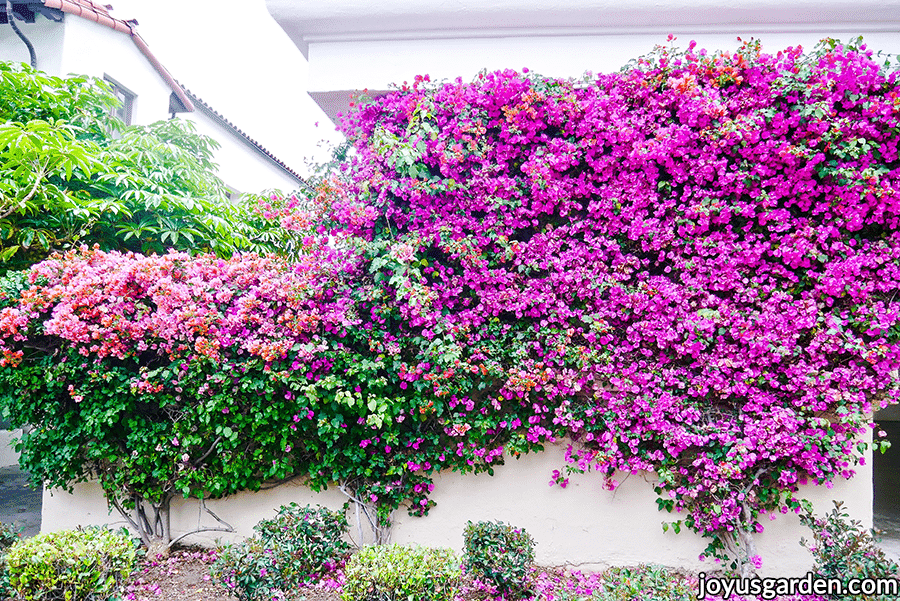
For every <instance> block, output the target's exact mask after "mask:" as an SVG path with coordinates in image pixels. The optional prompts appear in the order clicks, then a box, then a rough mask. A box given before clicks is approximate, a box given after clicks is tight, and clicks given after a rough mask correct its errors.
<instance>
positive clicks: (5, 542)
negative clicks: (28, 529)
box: [0, 524, 21, 555]
mask: <svg viewBox="0 0 900 601" xmlns="http://www.w3.org/2000/svg"><path fill="white" fill-rule="evenodd" d="M20 537H21V535H20V534H19V531H18V529H16V527H15V526H13V525H12V524H0V555H2V554H3V553H4V552H5V551H6V550H7V549H9V548H10V547H11V546H12V545H13V543H15V542H16V541H18V540H19V538H20Z"/></svg>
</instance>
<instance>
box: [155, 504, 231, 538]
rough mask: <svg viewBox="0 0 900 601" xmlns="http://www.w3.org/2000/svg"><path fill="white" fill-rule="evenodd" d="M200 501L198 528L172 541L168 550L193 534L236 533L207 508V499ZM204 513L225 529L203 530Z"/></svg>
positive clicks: (229, 525)
mask: <svg viewBox="0 0 900 601" xmlns="http://www.w3.org/2000/svg"><path fill="white" fill-rule="evenodd" d="M199 501H200V504H199V507H198V509H199V511H198V512H197V528H195V529H194V530H191V531H190V532H185V533H184V534H182V535H181V536H179V537H178V538H176V539H173V540H172V541H170V542H169V544H168V545H166V548H168V549H170V548H172V545H174V544H175V543H177V542H179V541H181V540H183V539H184V538H186V537H188V536H190V535H192V534H198V533H200V532H231V533H234V532H235V530H234V527H233V526H232V525H231V524H229V523H228V522H226V521H225V520H223V519H222V518H220V517H219V516H217V515H216V514H215V513H213V511H212V510H211V509H210V508H209V507H207V506H206V500H205V499H199ZM204 511H205V512H206V513H208V514H209V515H211V516H213V519H215V520H216V521H217V522H219V523H220V524H222V525H223V526H225V527H224V528H218V527H210V528H201V527H200V518H201V517H203V512H204Z"/></svg>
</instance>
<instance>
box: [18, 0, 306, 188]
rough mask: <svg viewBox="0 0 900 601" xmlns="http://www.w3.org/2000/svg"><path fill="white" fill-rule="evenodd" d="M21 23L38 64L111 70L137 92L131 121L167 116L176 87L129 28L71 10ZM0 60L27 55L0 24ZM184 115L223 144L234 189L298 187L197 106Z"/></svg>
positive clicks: (223, 166)
mask: <svg viewBox="0 0 900 601" xmlns="http://www.w3.org/2000/svg"><path fill="white" fill-rule="evenodd" d="M17 23H18V24H19V26H20V28H21V29H22V30H23V32H24V33H25V35H26V36H28V38H29V39H30V40H31V41H32V43H33V44H34V46H35V51H36V55H37V62H38V68H39V69H41V70H43V71H46V72H48V73H50V74H52V75H58V76H65V75H69V74H72V73H75V74H85V75H92V76H95V77H99V78H103V77H104V75H109V76H110V77H112V78H113V79H115V80H116V81H117V82H119V83H120V84H121V85H123V86H125V87H126V88H128V89H129V90H130V91H131V92H133V93H135V94H136V98H135V102H134V108H133V113H132V122H133V123H135V124H147V123H152V122H154V121H159V120H163V119H168V118H169V112H168V108H169V95H170V93H171V92H172V90H171V88H170V87H169V86H168V84H166V82H165V81H164V80H163V79H162V77H160V75H159V74H158V73H157V72H156V70H155V69H154V67H153V65H152V64H151V63H150V62H149V60H148V59H147V58H146V57H145V56H144V55H143V53H141V51H140V50H139V49H138V48H137V46H135V44H134V42H133V41H132V39H131V37H130V36H128V35H127V34H123V33H121V32H118V31H115V30H112V29H110V28H108V27H105V26H102V25H99V24H97V23H94V22H92V21H88V20H86V19H82V18H79V17H77V16H73V15H65V17H64V22H62V23H55V22H53V21H50V20H48V19H46V18H45V17H43V16H40V15H39V16H38V17H37V19H36V21H35V23H33V24H28V23H21V22H17ZM151 50H153V48H151ZM0 60H16V61H23V62H28V60H29V57H28V51H27V49H26V47H25V44H24V43H22V41H21V40H20V39H19V38H18V37H17V36H16V35H15V33H14V32H13V31H12V29H11V28H9V27H0ZM261 110H264V109H262V108H261ZM180 117H181V118H185V119H189V120H191V121H193V122H194V123H196V124H197V129H198V131H199V133H202V134H204V135H207V136H210V137H212V138H213V139H215V140H216V141H217V142H218V143H219V144H220V145H221V148H220V149H219V150H218V151H217V152H216V155H215V161H216V163H217V164H218V165H219V175H220V177H222V179H223V180H224V181H225V183H227V184H228V185H229V186H231V187H232V188H234V189H235V190H238V191H241V192H260V191H262V190H265V189H269V188H278V189H281V190H284V191H291V190H294V189H296V188H297V183H296V182H295V181H294V180H293V179H292V178H290V177H289V176H287V175H286V174H285V173H284V172H283V171H282V170H281V169H280V168H278V167H276V166H275V165H273V164H271V163H270V162H268V161H267V160H266V159H264V158H263V157H262V155H260V154H259V153H257V152H256V151H255V150H253V149H252V148H249V147H248V146H247V145H246V144H244V143H243V142H241V141H240V140H238V139H237V138H236V137H235V136H234V134H233V133H232V132H231V131H229V130H228V129H226V128H224V127H222V126H220V125H219V124H217V123H215V122H214V121H213V120H211V119H210V118H209V117H207V116H206V115H204V114H203V113H201V112H200V111H199V109H198V110H197V111H195V112H193V113H181V114H180ZM226 117H227V115H226ZM248 133H249V134H250V135H251V136H252V135H253V134H252V133H251V132H248ZM291 167H292V168H294V169H300V168H301V166H291Z"/></svg>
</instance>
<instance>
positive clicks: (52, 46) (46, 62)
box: [0, 16, 65, 75]
mask: <svg viewBox="0 0 900 601" xmlns="http://www.w3.org/2000/svg"><path fill="white" fill-rule="evenodd" d="M16 25H18V26H19V29H20V30H22V33H23V34H25V37H27V38H28V40H29V41H30V42H31V44H32V45H33V46H34V50H35V57H36V58H37V68H38V69H40V70H42V71H46V72H47V73H50V74H52V75H59V73H60V60H61V58H60V57H61V55H62V48H63V36H64V33H65V32H64V25H63V24H62V23H55V22H53V21H50V20H49V19H45V18H44V17H43V16H38V17H37V18H36V19H35V22H34V23H23V22H22V21H16ZM0 60H3V61H15V62H20V63H28V62H29V60H30V59H29V56H28V48H26V47H25V42H23V41H22V40H21V38H19V36H17V35H16V33H15V32H14V31H13V30H12V27H10V26H9V25H8V24H7V25H0Z"/></svg>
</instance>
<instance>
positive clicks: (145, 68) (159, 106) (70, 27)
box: [60, 15, 172, 123]
mask: <svg viewBox="0 0 900 601" xmlns="http://www.w3.org/2000/svg"><path fill="white" fill-rule="evenodd" d="M65 19H66V35H65V42H64V44H63V49H62V64H61V67H60V70H61V73H63V74H68V73H84V74H87V75H93V76H95V77H100V78H102V77H103V76H104V74H107V75H109V76H111V77H112V78H113V79H115V80H116V81H118V82H119V83H121V84H122V85H123V86H125V87H126V88H128V89H129V90H131V91H132V92H134V93H135V94H136V95H137V98H136V99H135V103H134V112H133V115H132V117H133V122H134V123H152V122H154V121H159V120H161V119H167V118H168V116H169V114H168V109H169V94H170V93H171V91H172V90H171V89H170V88H169V87H168V85H166V83H165V81H163V79H162V78H161V77H160V76H159V74H158V73H157V72H156V70H155V69H154V68H153V66H152V65H151V64H150V62H149V61H148V60H147V58H146V57H145V56H144V55H143V54H142V53H141V51H140V50H139V49H138V48H137V46H135V45H134V42H133V41H132V40H131V37H130V36H128V35H127V34H124V33H121V32H118V31H115V30H113V29H110V28H108V27H104V26H103V25H99V24H97V23H94V22H92V21H88V20H87V19H82V18H79V17H75V16H72V15H66V17H65Z"/></svg>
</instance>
